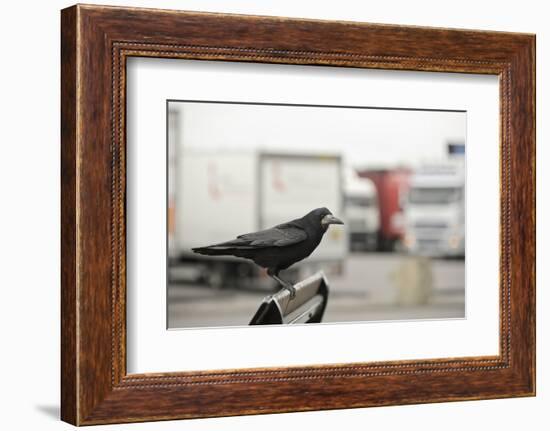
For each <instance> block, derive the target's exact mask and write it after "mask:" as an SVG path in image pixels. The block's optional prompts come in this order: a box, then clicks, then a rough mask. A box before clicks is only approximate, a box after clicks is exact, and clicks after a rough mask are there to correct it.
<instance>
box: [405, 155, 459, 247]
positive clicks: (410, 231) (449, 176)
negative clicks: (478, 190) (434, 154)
mask: <svg viewBox="0 0 550 431" xmlns="http://www.w3.org/2000/svg"><path fill="white" fill-rule="evenodd" d="M404 218H405V238H404V246H405V250H407V251H408V252H410V253H413V254H421V255H428V256H433V257H453V256H455V257H460V256H464V253H465V178H464V165H463V163H445V164H437V165H428V166H423V167H421V168H419V169H418V170H416V171H415V172H414V173H413V175H412V177H411V182H410V189H409V192H408V195H407V199H406V201H405V203H404Z"/></svg>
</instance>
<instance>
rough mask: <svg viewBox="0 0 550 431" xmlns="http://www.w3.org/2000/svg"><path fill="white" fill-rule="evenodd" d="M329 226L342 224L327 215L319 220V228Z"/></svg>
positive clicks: (337, 219) (330, 215)
mask: <svg viewBox="0 0 550 431" xmlns="http://www.w3.org/2000/svg"><path fill="white" fill-rule="evenodd" d="M329 224H344V222H343V221H342V220H340V219H339V218H337V217H334V216H333V215H332V214H327V215H326V216H324V217H323V218H322V219H321V226H323V227H325V226H328V225H329Z"/></svg>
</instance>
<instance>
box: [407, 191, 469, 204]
mask: <svg viewBox="0 0 550 431" xmlns="http://www.w3.org/2000/svg"><path fill="white" fill-rule="evenodd" d="M461 194H462V189H460V188H458V187H413V188H411V189H410V190H409V202H410V203H412V204H448V203H452V202H456V201H458V200H459V199H460V198H461Z"/></svg>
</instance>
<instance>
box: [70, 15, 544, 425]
mask: <svg viewBox="0 0 550 431" xmlns="http://www.w3.org/2000/svg"><path fill="white" fill-rule="evenodd" d="M61 51H62V56H61V57H62V64H61V72H62V76H61V79H62V81H61V82H62V94H61V120H62V134H61V140H62V142H61V144H62V145H61V169H62V172H61V192H62V196H61V205H62V211H61V212H62V220H61V221H62V223H61V225H62V232H61V235H62V238H61V245H62V247H61V253H62V256H61V258H62V277H61V278H62V280H61V282H62V285H61V293H62V295H61V297H62V322H61V323H62V324H61V340H62V345H61V352H62V355H61V356H62V363H61V367H62V373H61V374H62V381H61V416H62V419H63V420H64V421H67V422H69V423H72V424H75V425H91V424H105V423H120V422H139V421H153V420H167V419H180V418H197V417H214V416H230V415H243V414H259V413H275V412H290V411H308V410H322V409H341V408H353V407H368V406H383V405H396V404H414V403H430V402H442V401H455V400H474V399H489V398H502V397H518V396H533V395H534V394H535V104H534V101H535V75H534V74H535V36H534V35H530V34H517V33H504V32H488V31H473V30H452V29H441V28H423V27H403V26H392V25H379V24H366V23H354V22H331V21H315V20H299V19H288V18H278V17H255V16H242V15H221V14H212V13H197V12H180V11H169V10H153V9H134V8H120V7H105V6H93V5H77V6H73V7H70V8H67V9H64V10H63V11H62V13H61Z"/></svg>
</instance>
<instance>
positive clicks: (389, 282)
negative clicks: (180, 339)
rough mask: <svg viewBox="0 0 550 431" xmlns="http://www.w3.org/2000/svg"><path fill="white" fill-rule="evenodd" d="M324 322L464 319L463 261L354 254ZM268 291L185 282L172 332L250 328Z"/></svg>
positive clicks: (335, 281)
mask: <svg viewBox="0 0 550 431" xmlns="http://www.w3.org/2000/svg"><path fill="white" fill-rule="evenodd" d="M328 279H329V283H330V296H329V301H328V304H327V309H326V312H325V317H324V319H323V322H325V323H328V322H349V321H367V320H370V321H372V320H404V319H438V318H461V317H464V261H463V260H440V259H437V260H429V259H424V258H411V257H409V256H404V255H399V254H395V253H365V254H352V255H351V256H350V257H349V258H348V259H347V260H346V263H345V269H344V271H343V274H342V275H341V276H337V275H329V276H328ZM267 294H268V293H267V292H266V291H262V290H258V291H252V290H242V289H213V288H210V287H208V286H206V285H199V284H196V283H184V282H180V283H177V284H172V285H171V286H170V289H169V292H168V295H169V296H168V303H169V306H168V313H169V326H170V327H171V328H185V327H197V326H227V325H230V326H241V325H247V324H248V322H249V320H250V318H251V317H252V316H253V314H254V313H255V311H256V309H257V308H258V306H259V304H260V303H261V301H262V299H263V298H264V297H265V296H266V295H267Z"/></svg>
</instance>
